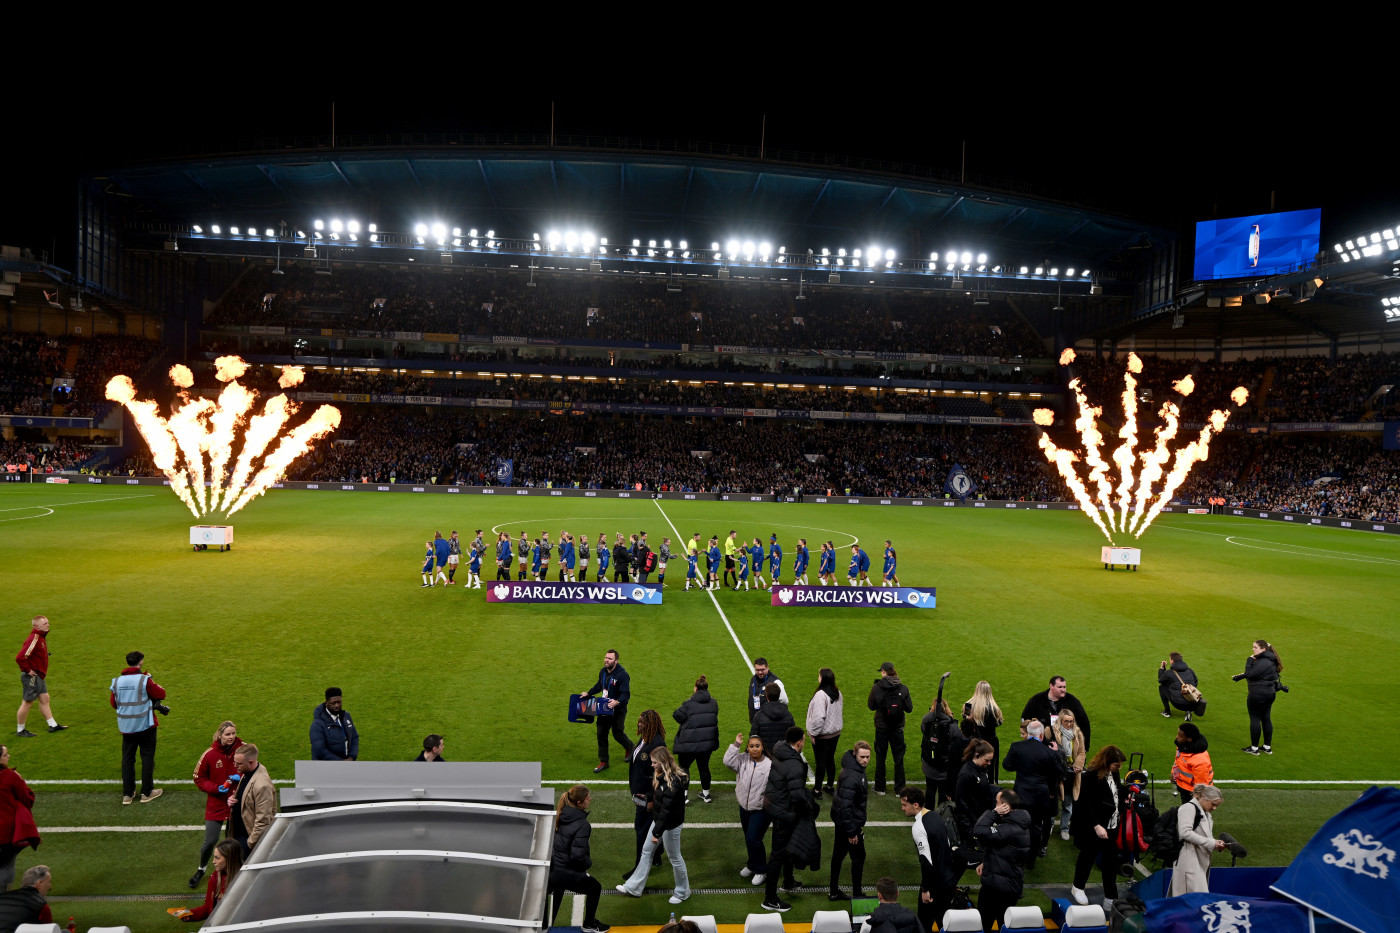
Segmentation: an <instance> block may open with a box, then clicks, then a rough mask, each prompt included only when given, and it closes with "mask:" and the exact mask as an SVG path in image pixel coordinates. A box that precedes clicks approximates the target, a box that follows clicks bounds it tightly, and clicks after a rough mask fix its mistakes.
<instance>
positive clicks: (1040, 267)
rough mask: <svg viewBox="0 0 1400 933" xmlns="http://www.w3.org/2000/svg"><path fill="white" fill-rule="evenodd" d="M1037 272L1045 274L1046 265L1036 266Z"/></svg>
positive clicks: (1037, 273)
mask: <svg viewBox="0 0 1400 933" xmlns="http://www.w3.org/2000/svg"><path fill="white" fill-rule="evenodd" d="M1035 274H1036V275H1044V274H1045V267H1044V266H1036V267H1035Z"/></svg>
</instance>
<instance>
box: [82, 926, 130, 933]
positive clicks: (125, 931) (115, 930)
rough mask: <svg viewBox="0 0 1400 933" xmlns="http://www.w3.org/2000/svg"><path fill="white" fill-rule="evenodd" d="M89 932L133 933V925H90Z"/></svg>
mask: <svg viewBox="0 0 1400 933" xmlns="http://www.w3.org/2000/svg"><path fill="white" fill-rule="evenodd" d="M88 933H131V927H88Z"/></svg>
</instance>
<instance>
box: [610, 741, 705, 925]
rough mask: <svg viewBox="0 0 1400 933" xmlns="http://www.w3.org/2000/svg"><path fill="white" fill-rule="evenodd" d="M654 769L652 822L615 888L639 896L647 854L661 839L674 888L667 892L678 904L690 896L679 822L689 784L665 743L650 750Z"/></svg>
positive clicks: (648, 864)
mask: <svg viewBox="0 0 1400 933" xmlns="http://www.w3.org/2000/svg"><path fill="white" fill-rule="evenodd" d="M651 764H652V769H653V773H654V775H655V776H654V777H653V779H652V788H653V789H652V802H653V803H654V807H653V809H652V824H651V832H650V834H649V835H648V836H647V840H646V843H645V844H644V845H643V846H642V854H641V856H640V857H639V858H638V859H637V867H636V868H634V869H632V874H631V875H629V876H628V877H627V881H626V882H624V883H623V884H620V885H618V886H617V890H619V891H621V892H622V893H623V894H627V895H630V896H632V897H641V896H642V890H643V889H644V888H645V887H646V883H647V874H648V873H649V872H650V871H651V855H652V853H653V852H655V851H656V847H657V846H659V845H661V844H662V843H663V842H664V843H665V847H666V856H667V857H668V858H669V859H670V860H671V873H672V875H673V876H674V878H675V883H676V886H675V890H673V891H672V892H671V903H672V904H679V903H681V902H683V901H685V900H686V899H687V898H689V897H690V874H689V873H688V872H687V871H686V867H685V859H684V858H682V857H681V826H682V825H684V823H685V791H686V787H687V786H688V785H689V784H690V776H689V775H688V774H686V773H685V772H684V771H682V770H681V769H680V766H679V765H678V764H676V759H674V758H672V757H671V753H670V752H668V751H667V750H666V749H665V747H664V746H663V747H661V748H658V749H656V750H655V751H653V752H652V753H651Z"/></svg>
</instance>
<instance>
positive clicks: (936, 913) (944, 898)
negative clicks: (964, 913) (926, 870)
mask: <svg viewBox="0 0 1400 933" xmlns="http://www.w3.org/2000/svg"><path fill="white" fill-rule="evenodd" d="M915 896H916V897H917V898H918V899H917V901H916V902H915V903H916V904H917V905H918V913H919V927H920V928H921V929H923V930H924V933H928V931H929V930H932V929H933V928H934V926H935V925H936V924H940V923H942V922H943V915H944V914H946V913H947V912H948V909H949V908H950V907H952V906H953V889H952V888H949V889H948V890H946V891H930V892H929V896H930V898H932V899H931V900H930V901H929V903H927V904H925V903H924V896H923V894H922V892H921V893H919V894H917V895H915ZM1005 913H1006V910H1005V909H1003V910H1002V914H1005ZM982 928H983V929H984V930H990V929H991V927H989V926H986V925H985V924H984V925H983V927H982Z"/></svg>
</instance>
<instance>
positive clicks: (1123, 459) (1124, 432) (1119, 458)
mask: <svg viewBox="0 0 1400 933" xmlns="http://www.w3.org/2000/svg"><path fill="white" fill-rule="evenodd" d="M1140 372H1142V360H1141V359H1139V358H1138V355H1137V354H1136V353H1129V354H1128V371H1127V372H1125V373H1124V374H1123V396H1122V403H1123V427H1121V428H1119V429H1118V436H1119V437H1120V438H1121V439H1122V441H1123V443H1121V444H1119V445H1118V449H1117V450H1115V451H1114V452H1113V462H1114V463H1116V464H1117V465H1118V521H1117V522H1114V523H1113V527H1114V529H1115V530H1116V529H1118V528H1119V527H1122V528H1123V529H1124V530H1127V527H1128V502H1129V499H1130V497H1131V495H1132V491H1133V462H1134V461H1135V460H1136V459H1137V453H1136V451H1135V450H1134V448H1135V447H1137V380H1136V379H1134V378H1133V374H1134V373H1140ZM1110 520H1111V519H1110Z"/></svg>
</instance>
